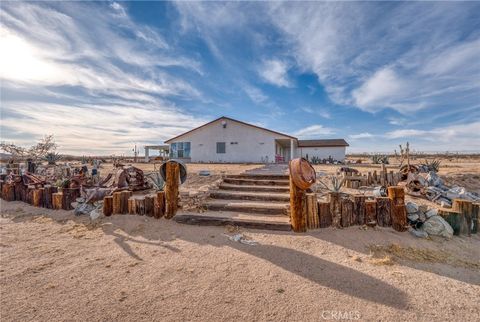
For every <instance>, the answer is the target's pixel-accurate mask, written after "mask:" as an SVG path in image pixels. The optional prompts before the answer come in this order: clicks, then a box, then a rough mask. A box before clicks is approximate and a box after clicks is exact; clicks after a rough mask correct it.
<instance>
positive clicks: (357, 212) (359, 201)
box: [352, 195, 366, 225]
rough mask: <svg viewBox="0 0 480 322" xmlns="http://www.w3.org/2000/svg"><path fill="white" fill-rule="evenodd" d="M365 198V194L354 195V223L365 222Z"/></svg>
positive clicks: (362, 223)
mask: <svg viewBox="0 0 480 322" xmlns="http://www.w3.org/2000/svg"><path fill="white" fill-rule="evenodd" d="M365 199H366V197H365V196H364V195H354V196H353V217H352V225H364V224H365Z"/></svg>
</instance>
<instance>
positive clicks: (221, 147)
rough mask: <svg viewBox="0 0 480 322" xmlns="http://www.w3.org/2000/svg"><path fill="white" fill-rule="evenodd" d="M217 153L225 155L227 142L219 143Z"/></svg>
mask: <svg viewBox="0 0 480 322" xmlns="http://www.w3.org/2000/svg"><path fill="white" fill-rule="evenodd" d="M217 153H225V142H217Z"/></svg>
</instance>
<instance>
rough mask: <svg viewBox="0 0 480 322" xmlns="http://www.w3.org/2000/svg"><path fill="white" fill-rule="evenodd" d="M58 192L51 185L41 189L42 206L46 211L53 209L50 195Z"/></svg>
mask: <svg viewBox="0 0 480 322" xmlns="http://www.w3.org/2000/svg"><path fill="white" fill-rule="evenodd" d="M57 191H58V188H57V187H53V186H51V185H45V187H44V189H43V206H44V207H45V208H48V209H52V208H53V200H52V198H53V197H52V194H54V193H56V192H57Z"/></svg>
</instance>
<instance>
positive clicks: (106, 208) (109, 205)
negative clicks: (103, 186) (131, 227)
mask: <svg viewBox="0 0 480 322" xmlns="http://www.w3.org/2000/svg"><path fill="white" fill-rule="evenodd" d="M112 213H113V196H106V197H105V198H103V215H104V216H106V217H109V216H111V215H112Z"/></svg>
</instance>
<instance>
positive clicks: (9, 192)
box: [2, 183, 15, 201]
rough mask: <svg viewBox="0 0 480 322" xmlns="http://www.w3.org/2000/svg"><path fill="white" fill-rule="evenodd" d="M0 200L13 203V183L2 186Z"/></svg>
mask: <svg viewBox="0 0 480 322" xmlns="http://www.w3.org/2000/svg"><path fill="white" fill-rule="evenodd" d="M2 198H3V200H5V201H15V185H14V184H13V183H4V184H3V186H2Z"/></svg>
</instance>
